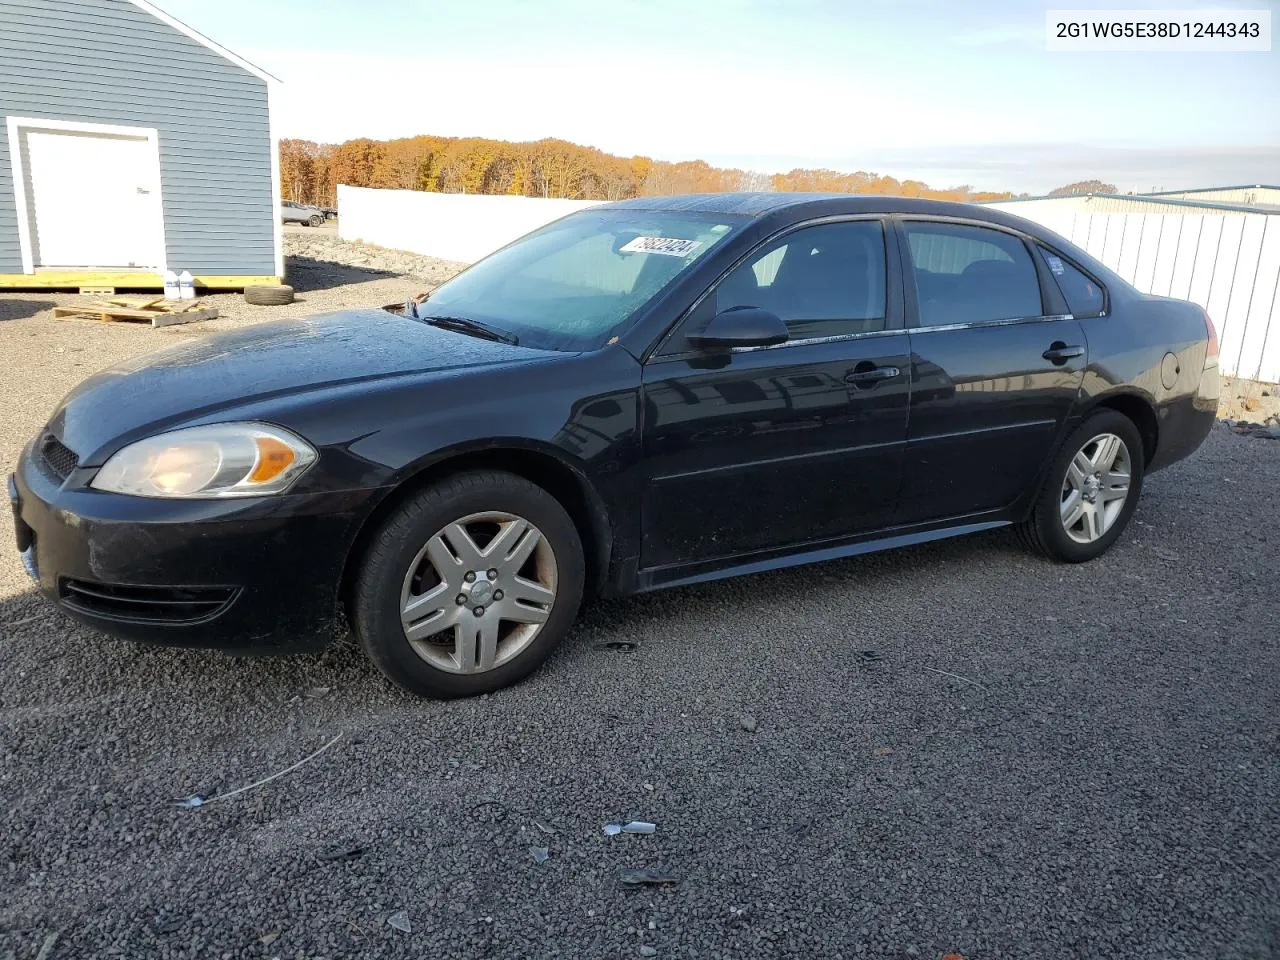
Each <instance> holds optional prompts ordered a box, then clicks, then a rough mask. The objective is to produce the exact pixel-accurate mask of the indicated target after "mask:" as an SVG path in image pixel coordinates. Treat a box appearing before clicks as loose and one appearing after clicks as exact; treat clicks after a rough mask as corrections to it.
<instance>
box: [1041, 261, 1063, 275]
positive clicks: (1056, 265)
mask: <svg viewBox="0 0 1280 960" xmlns="http://www.w3.org/2000/svg"><path fill="white" fill-rule="evenodd" d="M1045 260H1046V261H1048V263H1049V269H1050V270H1052V271H1053V272H1054V273H1055V274H1057V275H1058V276H1062V275H1063V274H1064V273H1066V272H1067V268H1066V267H1064V266H1063V265H1062V261H1061V260H1059V259H1058V258H1057V257H1045Z"/></svg>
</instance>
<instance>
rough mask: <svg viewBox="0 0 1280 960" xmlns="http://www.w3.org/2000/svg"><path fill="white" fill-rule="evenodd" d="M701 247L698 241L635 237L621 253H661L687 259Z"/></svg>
mask: <svg viewBox="0 0 1280 960" xmlns="http://www.w3.org/2000/svg"><path fill="white" fill-rule="evenodd" d="M700 246H702V241H700V240H676V239H674V238H672V237H636V238H635V239H634V240H632V241H630V242H629V243H628V244H627V245H626V246H625V247H622V248H621V250H622V252H623V253H661V254H663V255H664V256H668V257H687V256H690V255H691V254H692V253H693V251H695V250H697V249H698V247H700Z"/></svg>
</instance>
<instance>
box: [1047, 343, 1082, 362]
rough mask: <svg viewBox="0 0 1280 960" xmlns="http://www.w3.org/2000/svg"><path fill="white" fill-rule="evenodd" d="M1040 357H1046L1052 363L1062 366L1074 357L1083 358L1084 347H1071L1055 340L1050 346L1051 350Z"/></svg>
mask: <svg viewBox="0 0 1280 960" xmlns="http://www.w3.org/2000/svg"><path fill="white" fill-rule="evenodd" d="M1040 356H1042V357H1044V358H1045V359H1046V360H1048V361H1049V362H1050V363H1055V364H1057V365H1058V366H1062V365H1063V364H1064V363H1066V362H1067V361H1068V360H1070V359H1072V358H1073V357H1083V356H1084V347H1078V346H1075V345H1070V346H1069V345H1067V344H1065V343H1063V342H1062V341H1061V340H1055V341H1054V342H1053V343H1052V344H1050V346H1049V349H1048V350H1046V351H1045V352H1044V353H1042V354H1040Z"/></svg>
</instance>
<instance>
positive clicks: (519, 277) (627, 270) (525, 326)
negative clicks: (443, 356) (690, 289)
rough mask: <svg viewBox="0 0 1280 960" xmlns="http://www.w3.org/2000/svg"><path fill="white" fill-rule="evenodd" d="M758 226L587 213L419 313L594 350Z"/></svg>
mask: <svg viewBox="0 0 1280 960" xmlns="http://www.w3.org/2000/svg"><path fill="white" fill-rule="evenodd" d="M749 222H750V221H749V219H748V218H746V217H741V216H733V215H728V214H714V215H703V214H688V213H670V212H666V211H661V210H627V209H625V208H621V209H618V208H615V209H606V210H584V211H582V212H581V213H575V214H571V215H570V216H567V217H565V218H563V219H561V220H557V221H555V222H554V223H550V224H547V226H545V227H542V228H541V229H539V230H536V231H534V232H533V233H531V234H529V235H528V236H526V237H522V238H521V239H519V240H517V241H515V242H514V243H512V244H510V245H509V246H506V247H504V248H502V249H501V250H499V251H497V252H496V253H494V254H491V255H490V256H488V257H486V258H485V259H484V260H481V261H480V262H479V263H477V264H475V265H474V266H473V267H471V268H470V269H469V270H466V271H465V272H463V273H461V274H459V275H458V276H457V277H455V278H454V279H452V280H450V281H449V282H448V283H445V284H444V285H442V286H440V287H438V288H436V290H434V291H433V292H432V293H431V295H430V297H428V298H427V300H426V301H425V302H424V303H422V304H420V305H419V306H418V314H419V316H423V317H459V318H463V319H468V320H475V321H479V322H481V323H483V324H486V325H488V326H491V327H494V328H496V329H498V330H501V331H504V332H506V333H508V334H512V335H514V336H515V337H517V338H518V339H519V342H520V344H521V345H524V346H531V347H537V348H540V349H547V350H570V351H572V350H589V349H593V348H595V347H598V346H600V345H602V344H603V343H604V342H605V341H606V340H607V339H608V338H609V337H610V336H612V335H613V334H614V333H616V332H618V331H620V330H621V329H623V328H624V327H625V326H626V325H627V323H628V321H629V320H630V318H631V316H632V315H633V314H634V313H635V312H636V311H637V310H638V309H639V308H640V307H642V306H644V305H645V304H646V303H648V302H649V301H650V300H651V299H652V298H653V297H654V296H656V295H657V294H658V293H659V292H660V291H661V290H662V289H663V288H664V287H666V286H667V285H668V284H670V283H671V282H672V281H674V280H675V279H676V277H678V276H680V275H681V274H683V273H685V272H686V271H688V270H689V269H690V268H692V267H693V265H694V264H695V263H697V262H698V261H699V260H700V259H702V258H703V257H705V256H706V255H707V253H708V252H709V251H710V250H712V249H713V248H714V247H716V246H717V245H718V244H721V243H723V242H724V241H725V240H726V239H727V238H728V237H731V236H733V235H734V234H735V233H737V232H738V231H739V230H741V229H742V227H743V226H745V225H746V224H747V223H749Z"/></svg>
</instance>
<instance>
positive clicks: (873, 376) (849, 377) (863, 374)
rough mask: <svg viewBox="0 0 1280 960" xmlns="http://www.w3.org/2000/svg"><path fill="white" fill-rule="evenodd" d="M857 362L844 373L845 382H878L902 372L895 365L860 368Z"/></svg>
mask: <svg viewBox="0 0 1280 960" xmlns="http://www.w3.org/2000/svg"><path fill="white" fill-rule="evenodd" d="M861 367H862V365H861V364H859V365H858V367H857V368H854V369H853V370H851V371H850V372H849V373H847V374H845V378H844V380H845V383H879V382H880V381H881V380H892V379H893V378H894V377H896V376H898V375H899V374H901V373H902V371H901V370H899V369H898V368H897V367H871V368H869V369H866V368H863V369H859V368H861Z"/></svg>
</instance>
